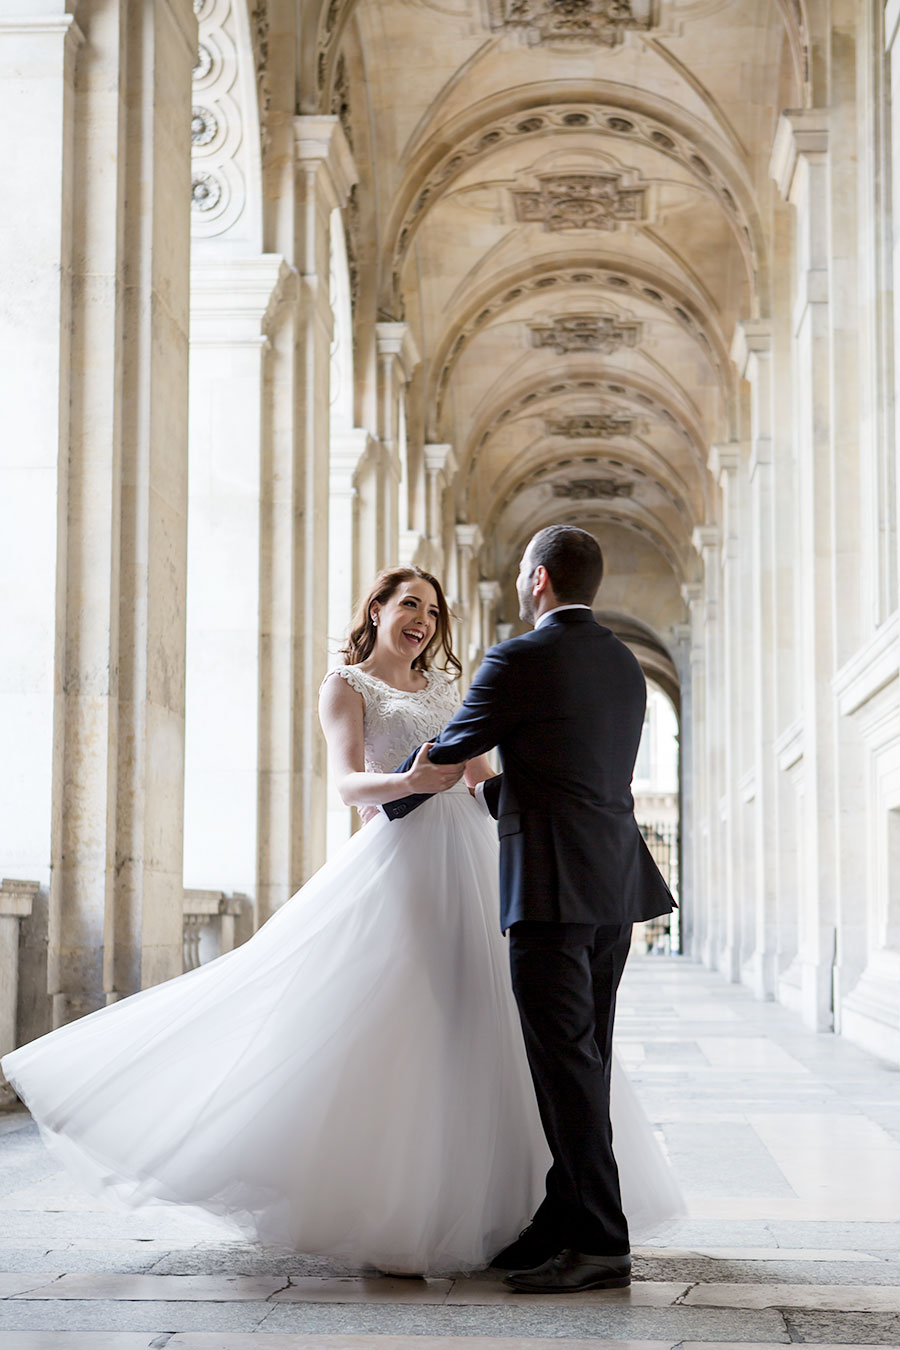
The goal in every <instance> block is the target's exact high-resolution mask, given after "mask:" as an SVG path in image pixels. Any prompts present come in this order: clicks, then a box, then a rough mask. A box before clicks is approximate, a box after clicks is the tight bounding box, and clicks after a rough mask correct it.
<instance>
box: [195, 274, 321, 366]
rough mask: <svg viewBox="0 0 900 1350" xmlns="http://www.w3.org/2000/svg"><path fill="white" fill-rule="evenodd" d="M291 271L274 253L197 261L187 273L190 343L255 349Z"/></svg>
mask: <svg viewBox="0 0 900 1350" xmlns="http://www.w3.org/2000/svg"><path fill="white" fill-rule="evenodd" d="M296 276H297V272H296V269H295V268H293V267H291V266H289V264H288V263H287V262H286V261H285V259H284V258H282V256H281V255H280V254H279V253H262V254H257V255H255V256H253V257H249V258H228V259H224V260H223V259H218V260H216V261H215V262H212V261H210V262H198V263H195V264H194V266H193V267H192V268H191V342H192V344H196V343H200V344H202V345H204V346H211V347H213V346H214V347H231V346H240V345H246V344H249V345H261V344H262V343H263V342H264V341H265V334H266V331H267V329H268V328H269V326H270V324H271V321H272V319H273V317H274V314H275V311H276V310H277V309H278V307H279V305H280V304H281V302H282V300H283V299H284V298H285V297H286V294H287V293H288V292H289V291H290V290H291V289H292V288H293V285H294V282H295V280H296Z"/></svg>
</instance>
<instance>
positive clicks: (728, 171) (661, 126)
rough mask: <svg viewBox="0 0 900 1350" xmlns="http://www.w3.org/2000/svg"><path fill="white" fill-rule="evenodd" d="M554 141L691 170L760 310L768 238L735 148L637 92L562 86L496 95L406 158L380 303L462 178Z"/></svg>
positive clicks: (396, 286) (394, 290)
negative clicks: (729, 236) (575, 141)
mask: <svg viewBox="0 0 900 1350" xmlns="http://www.w3.org/2000/svg"><path fill="white" fill-rule="evenodd" d="M434 120H435V118H434V117H432V119H431V123H430V124H432V123H433V122H434ZM559 133H566V134H570V135H575V136H577V135H578V134H580V133H588V134H592V135H594V136H596V135H598V134H600V135H603V136H604V137H605V138H606V137H612V138H613V139H615V140H618V141H622V142H627V141H629V140H630V141H631V142H632V143H634V142H639V143H641V144H642V145H644V146H645V147H648V148H650V149H652V150H653V151H654V152H656V153H658V154H659V155H661V156H663V157H665V158H669V159H671V160H674V161H675V162H677V163H678V164H679V165H680V167H682V168H683V169H685V170H687V172H688V173H689V174H690V175H691V176H692V178H693V179H694V181H695V182H696V184H697V186H698V188H700V190H702V191H703V192H704V193H705V194H707V195H708V196H709V197H710V199H711V200H714V201H715V202H716V204H717V206H718V207H719V209H720V210H721V211H722V212H723V213H724V215H725V217H726V219H727V220H728V222H729V224H730V225H731V226H732V229H733V231H734V235H735V239H736V242H737V245H738V248H739V250H740V252H741V255H742V257H743V258H744V262H745V267H746V273H747V282H748V286H749V291H750V295H751V305H752V308H753V310H754V313H756V312H757V311H758V308H759V297H760V295H761V294H762V295H765V294H766V293H767V283H768V271H767V264H766V250H765V240H764V233H763V230H762V223H761V219H760V213H759V210H758V207H757V204H756V200H755V193H754V190H753V187H752V184H751V182H750V179H749V176H748V174H747V171H746V168H745V166H744V164H743V162H742V157H741V154H740V151H739V148H738V147H737V146H735V145H729V144H728V143H727V142H728V139H730V138H727V137H726V139H724V140H723V138H722V136H720V135H718V134H716V133H711V131H710V128H709V126H707V125H705V124H703V123H701V122H699V121H698V119H696V118H694V117H692V116H690V115H689V114H686V113H685V112H684V111H683V110H682V109H679V108H677V107H676V106H675V105H673V104H671V103H670V102H669V101H668V100H665V99H661V98H658V97H656V98H654V97H652V96H650V95H645V96H643V97H642V98H640V99H635V97H634V91H633V90H630V89H629V90H624V89H621V88H618V87H616V86H614V85H608V84H604V83H602V82H587V81H574V82H572V84H570V85H567V86H566V87H565V88H561V87H560V86H559V85H558V84H555V83H545V84H534V85H529V86H525V87H520V88H518V89H516V90H515V91H513V92H512V93H510V91H505V92H504V93H503V94H502V95H493V96H491V97H489V98H486V99H483V100H481V101H480V102H479V103H477V104H476V105H474V107H472V108H471V109H468V110H467V111H466V112H465V113H463V114H460V115H458V116H457V117H455V118H452V119H451V120H450V121H449V122H448V123H447V124H445V125H440V126H438V127H437V128H436V129H435V130H434V131H433V132H432V133H431V135H430V136H429V138H428V139H427V140H426V141H425V142H424V143H423V144H422V145H421V147H415V150H414V151H413V150H412V149H410V150H409V151H408V152H407V158H408V159H409V167H408V169H407V173H406V177H405V180H404V182H403V184H401V186H400V188H399V190H398V192H397V196H396V204H395V207H394V210H393V212H392V215H391V218H390V221H389V223H388V227H387V230H386V232H385V243H384V258H385V273H384V284H385V285H388V267H387V260H388V259H390V282H389V285H390V297H388V296H387V295H384V296H383V299H382V303H396V297H397V296H398V295H399V291H400V278H401V273H402V268H403V264H404V260H405V257H406V255H407V253H408V250H409V245H410V243H411V242H412V238H413V236H414V234H415V232H416V230H417V229H418V228H419V226H420V224H421V222H422V220H423V219H424V218H425V216H426V214H427V212H428V210H430V209H431V208H432V207H433V206H434V204H435V203H436V202H438V201H440V200H441V198H442V197H443V196H444V194H445V193H446V192H447V190H448V188H449V187H450V186H451V185H452V184H453V183H454V182H455V181H456V179H457V178H458V177H459V176H460V175H461V174H462V173H463V172H465V171H466V170H467V169H468V168H470V167H471V166H472V165H473V164H475V163H481V162H483V161H486V160H487V159H489V158H490V156H491V155H493V154H494V153H495V152H496V151H497V150H498V149H500V148H502V147H507V146H509V145H510V144H512V143H514V142H520V141H522V140H526V139H532V138H535V137H541V138H546V137H547V136H548V135H557V134H559Z"/></svg>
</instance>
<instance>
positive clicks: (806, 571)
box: [771, 109, 839, 1030]
mask: <svg viewBox="0 0 900 1350" xmlns="http://www.w3.org/2000/svg"><path fill="white" fill-rule="evenodd" d="M827 118H828V114H827V113H826V112H825V111H824V110H822V109H807V110H804V111H800V112H788V113H783V114H782V116H781V119H780V121H779V124H778V131H777V134H776V137H775V144H774V147H773V151H772V163H771V173H772V176H773V177H774V178H775V181H776V183H777V185H778V188H779V190H780V192H781V193H782V196H783V197H784V198H785V200H787V201H790V202H791V204H792V205H793V206H794V208H795V217H794V220H795V240H796V250H795V252H796V261H797V274H796V278H795V296H794V313H793V355H794V362H793V370H794V376H795V392H794V398H795V418H794V425H795V427H796V430H797V453H798V483H797V490H798V500H799V503H800V539H799V549H798V560H799V565H800V583H799V614H798V618H799V620H800V623H799V631H798V634H797V638H798V642H799V646H800V679H801V706H802V708H803V720H804V734H803V736H802V745H803V789H802V791H803V827H802V832H801V833H800V835H799V843H800V866H799V868H798V871H799V874H800V879H801V886H802V891H801V899H800V915H799V934H798V937H799V952H798V976H799V998H798V1003H799V1009H800V1011H801V1013H802V1015H803V1018H804V1021H805V1022H806V1023H807V1025H808V1026H810V1027H812V1028H814V1029H816V1030H827V1029H829V1028H830V1027H831V1026H832V970H833V966H834V960H835V943H836V903H837V894H836V890H837V873H838V856H837V848H836V844H837V834H838V825H839V822H838V813H837V799H836V782H835V769H836V764H835V743H836V735H837V728H836V726H835V706H834V696H833V693H832V689H831V681H832V678H833V675H834V673H835V646H834V643H835V633H834V623H833V605H834V601H835V596H834V590H833V575H832V562H833V557H834V548H835V537H834V525H835V516H834V512H835V501H834V494H833V467H834V466H833V433H832V392H833V391H832V381H833V377H834V375H835V372H834V370H833V365H832V348H831V315H830V281H829V277H830V252H831V198H830V190H829V164H828V128H827Z"/></svg>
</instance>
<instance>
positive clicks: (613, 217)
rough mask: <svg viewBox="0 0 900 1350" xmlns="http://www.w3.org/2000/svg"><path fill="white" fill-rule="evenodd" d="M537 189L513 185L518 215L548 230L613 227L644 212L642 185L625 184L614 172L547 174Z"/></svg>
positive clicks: (610, 228) (639, 217)
mask: <svg viewBox="0 0 900 1350" xmlns="http://www.w3.org/2000/svg"><path fill="white" fill-rule="evenodd" d="M538 182H539V183H540V187H539V189H538V190H537V192H533V191H531V190H528V189H526V190H522V189H514V190H513V197H514V199H515V204H516V218H517V219H518V220H523V221H539V222H540V223H541V225H543V227H544V229H545V230H614V229H615V228H616V227H617V225H619V224H624V223H627V222H636V221H639V220H642V219H643V216H644V197H645V194H646V191H647V189H646V188H643V187H636V188H635V187H624V186H623V182H622V178H621V176H620V175H619V174H614V173H567V174H547V175H541V176H540V177H539V178H538Z"/></svg>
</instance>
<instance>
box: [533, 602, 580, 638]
mask: <svg viewBox="0 0 900 1350" xmlns="http://www.w3.org/2000/svg"><path fill="white" fill-rule="evenodd" d="M575 609H580V610H584V611H586V613H587V614H590V615H592V616H593V610H592V609H591V607H590V605H557V606H556V608H555V609H548V610H547V611H546V612H545V613H543V614H542V615H541V617H540V618H539V619H538V621H537V623H536V624H535V625H534V631H535V632H537V630H538V629H539V628H540V626H541V624H542V623H545V622H546V621H547V619H552V618H553V617H554V615H556V614H562V613H563V612H564V611H566V610H575ZM578 617H579V618H582V617H584V616H583V615H581V614H579V615H578Z"/></svg>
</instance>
